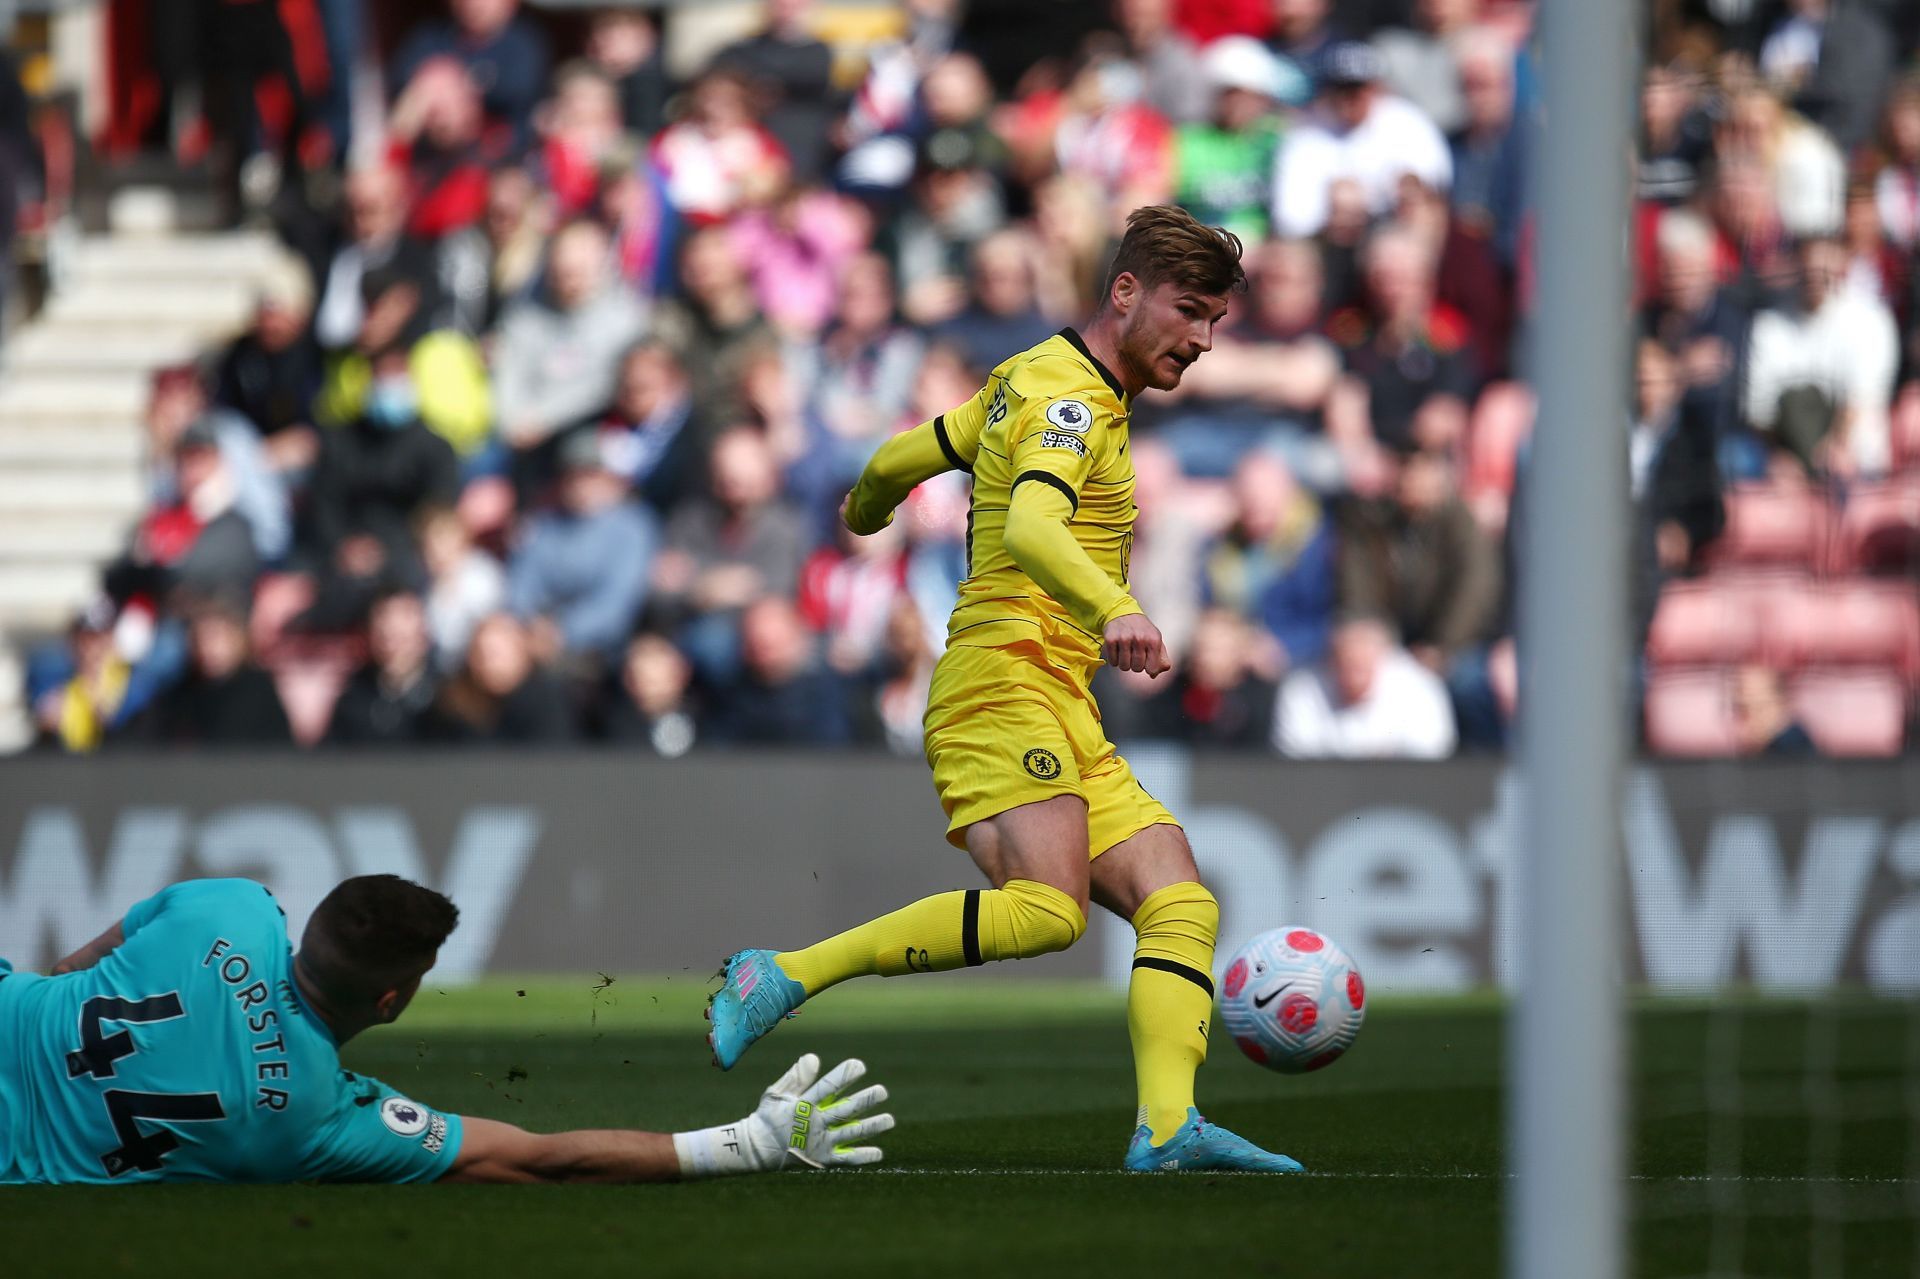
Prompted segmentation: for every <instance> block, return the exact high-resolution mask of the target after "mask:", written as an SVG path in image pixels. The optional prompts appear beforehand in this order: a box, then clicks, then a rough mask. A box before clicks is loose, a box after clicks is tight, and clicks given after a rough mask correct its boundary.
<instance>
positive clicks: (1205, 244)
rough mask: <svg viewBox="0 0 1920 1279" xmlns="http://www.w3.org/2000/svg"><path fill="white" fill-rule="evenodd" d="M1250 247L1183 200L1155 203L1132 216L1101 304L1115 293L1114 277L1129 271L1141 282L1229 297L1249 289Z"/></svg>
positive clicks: (1129, 217) (1135, 211)
mask: <svg viewBox="0 0 1920 1279" xmlns="http://www.w3.org/2000/svg"><path fill="white" fill-rule="evenodd" d="M1243 247H1244V246H1242V245H1241V243H1240V237H1239V236H1237V235H1235V234H1234V233H1233V232H1231V231H1229V230H1227V229H1226V228H1224V227H1217V226H1208V225H1207V224H1206V223H1204V222H1202V221H1200V219H1198V218H1196V217H1194V216H1193V215H1192V214H1191V213H1188V212H1187V211H1186V210H1185V209H1183V208H1180V207H1179V206H1178V205H1172V204H1149V205H1146V206H1145V207H1143V208H1138V209H1135V210H1134V211H1133V212H1132V213H1129V214H1128V215H1127V233H1126V235H1125V236H1123V237H1122V238H1121V240H1120V249H1119V251H1118V252H1116V253H1115V254H1114V255H1113V263H1112V265H1111V266H1109V267H1108V268H1107V279H1106V287H1105V290H1104V292H1103V293H1102V294H1101V305H1103V306H1104V305H1105V304H1106V299H1107V298H1109V297H1111V296H1112V295H1113V282H1114V281H1115V280H1117V279H1119V278H1120V276H1121V274H1122V273H1123V272H1124V273H1127V274H1130V275H1132V276H1133V278H1134V279H1136V280H1138V281H1140V284H1141V287H1143V288H1146V289H1153V288H1156V287H1158V286H1159V285H1161V284H1165V283H1168V282H1172V283H1174V284H1176V285H1179V286H1180V287H1181V288H1185V289H1192V290H1193V291H1194V292H1196V293H1206V294H1211V295H1214V296H1225V295H1226V294H1228V293H1231V292H1234V291H1236V290H1239V289H1244V288H1245V287H1246V285H1247V274H1246V271H1245V270H1244V269H1242V267H1241V265H1240V254H1241V252H1242V249H1243Z"/></svg>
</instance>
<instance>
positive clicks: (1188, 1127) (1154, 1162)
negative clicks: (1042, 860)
mask: <svg viewBox="0 0 1920 1279" xmlns="http://www.w3.org/2000/svg"><path fill="white" fill-rule="evenodd" d="M1090 887H1091V893H1092V897H1093V900H1095V901H1097V902H1099V903H1100V905H1102V906H1104V907H1106V908H1107V909H1108V910H1111V911H1112V912H1113V913H1114V914H1116V915H1119V916H1120V917H1121V918H1122V919H1126V920H1129V921H1131V922H1132V924H1133V928H1134V934H1135V941H1134V952H1133V974H1132V978H1131V980H1130V981H1129V983H1128V986H1127V1033H1128V1035H1129V1036H1130V1037H1131V1038H1132V1040H1133V1064H1134V1074H1135V1078H1136V1082H1137V1086H1138V1089H1139V1099H1140V1111H1139V1119H1138V1126H1137V1128H1136V1129H1135V1131H1134V1134H1133V1141H1132V1144H1131V1145H1130V1146H1129V1147H1128V1150H1127V1157H1126V1166H1127V1167H1128V1168H1129V1169H1131V1170H1133V1171H1135V1172H1184V1171H1199V1170H1239V1171H1245V1172H1299V1171H1300V1170H1301V1169H1300V1165H1299V1164H1298V1163H1296V1162H1294V1161H1293V1160H1292V1159H1289V1158H1287V1157H1286V1156H1285V1155H1276V1154H1273V1153H1271V1152H1269V1151H1265V1150H1262V1149H1260V1148H1259V1147H1258V1146H1256V1145H1254V1144H1253V1143H1252V1142H1250V1141H1247V1140H1246V1139H1244V1138H1242V1137H1238V1136H1236V1135H1234V1134H1233V1133H1231V1132H1228V1131H1227V1130H1226V1129H1224V1128H1221V1127H1218V1126H1216V1125H1214V1124H1210V1123H1208V1122H1207V1121H1206V1120H1205V1119H1203V1118H1202V1117H1201V1115H1200V1111H1199V1109H1198V1108H1197V1107H1196V1106H1195V1105H1194V1075H1195V1074H1196V1073H1197V1072H1198V1071H1199V1069H1200V1063H1202V1062H1203V1061H1205V1060H1206V1059H1207V1027H1208V1024H1209V1023H1210V1021H1211V1019H1212V1017H1213V977H1212V972H1213V946H1214V940H1215V938H1216V936H1217V934H1218V932H1219V927H1220V907H1219V905H1218V904H1217V903H1216V902H1215V901H1214V898H1213V894H1212V893H1210V892H1208V891H1207V889H1206V886H1205V885H1203V884H1202V883H1201V882H1200V874H1199V871H1198V869H1197V868H1196V867H1195V866H1194V864H1193V852H1192V850H1191V849H1190V848H1189V847H1188V846H1187V837H1186V834H1185V833H1184V832H1183V831H1182V830H1181V829H1180V828H1179V827H1178V826H1172V825H1160V826H1149V827H1147V828H1146V829H1145V830H1142V831H1140V832H1138V833H1137V834H1135V835H1133V836H1131V837H1130V838H1128V839H1126V840H1123V841H1121V842H1120V843H1119V844H1116V845H1114V846H1113V847H1112V848H1110V849H1108V850H1107V851H1106V852H1105V853H1103V854H1101V855H1100V856H1099V857H1098V858H1096V859H1094V862H1093V869H1092V882H1091V885H1090Z"/></svg>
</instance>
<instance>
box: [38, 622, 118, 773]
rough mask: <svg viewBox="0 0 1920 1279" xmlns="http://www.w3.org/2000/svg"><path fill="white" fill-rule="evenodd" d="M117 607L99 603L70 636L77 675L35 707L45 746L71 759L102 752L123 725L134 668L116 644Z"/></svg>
mask: <svg viewBox="0 0 1920 1279" xmlns="http://www.w3.org/2000/svg"><path fill="white" fill-rule="evenodd" d="M113 627H114V613H113V604H112V601H110V600H106V599H97V600H95V601H94V602H93V603H92V604H90V605H89V606H88V607H86V608H85V609H82V610H81V611H80V613H79V614H78V615H77V616H75V618H74V619H73V625H72V626H70V627H69V628H68V630H67V646H68V652H69V654H70V656H71V660H72V671H71V673H70V674H68V675H66V676H65V677H64V678H62V679H61V680H60V681H59V682H58V683H55V684H54V685H53V686H52V687H50V688H49V689H47V690H46V691H45V692H44V693H42V694H41V695H40V696H39V697H38V698H36V699H35V703H34V720H35V723H36V725H37V727H38V729H39V741H40V742H41V744H42V745H47V746H53V747H57V748H59V749H61V750H64V751H66V752H67V753H68V754H70V755H79V754H86V753H87V752H90V751H94V750H98V749H99V748H100V745H101V744H102V743H103V742H104V741H105V740H106V737H107V733H108V731H109V730H110V729H112V728H113V727H114V726H116V725H117V724H118V723H119V721H120V716H121V712H122V710H123V709H124V708H125V706H126V702H127V686H128V683H129V681H130V680H131V678H132V675H133V668H132V666H131V665H130V664H129V663H128V662H127V660H126V659H125V658H124V657H122V656H121V655H120V652H119V650H118V648H117V647H116V646H115V644H114V639H113Z"/></svg>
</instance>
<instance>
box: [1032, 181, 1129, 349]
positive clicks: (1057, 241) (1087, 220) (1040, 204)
mask: <svg viewBox="0 0 1920 1279" xmlns="http://www.w3.org/2000/svg"><path fill="white" fill-rule="evenodd" d="M1107 223H1108V212H1107V206H1106V202H1105V201H1104V200H1102V199H1101V198H1100V193H1099V192H1098V191H1096V190H1095V189H1094V188H1093V187H1092V186H1091V185H1090V184H1088V183H1087V182H1084V181H1082V180H1080V179H1078V178H1070V177H1067V176H1065V175H1064V174H1060V175H1056V176H1054V177H1051V178H1048V179H1047V180H1046V182H1044V183H1042V184H1041V186H1040V187H1039V189H1038V190H1036V191H1035V192H1034V193H1033V218H1032V225H1033V235H1034V270H1035V272H1036V273H1037V277H1038V278H1037V280H1036V284H1035V297H1036V300H1037V301H1038V303H1039V306H1040V310H1041V312H1042V313H1043V314H1046V315H1062V316H1066V315H1084V314H1086V313H1087V312H1088V311H1090V310H1092V309H1093V307H1094V306H1095V303H1096V299H1097V298H1098V297H1099V296H1100V290H1101V286H1102V285H1104V284H1105V283H1106V279H1105V276H1106V269H1107V257H1108V251H1109V248H1110V247H1111V241H1110V240H1109V239H1108V234H1107V232H1108V225H1107Z"/></svg>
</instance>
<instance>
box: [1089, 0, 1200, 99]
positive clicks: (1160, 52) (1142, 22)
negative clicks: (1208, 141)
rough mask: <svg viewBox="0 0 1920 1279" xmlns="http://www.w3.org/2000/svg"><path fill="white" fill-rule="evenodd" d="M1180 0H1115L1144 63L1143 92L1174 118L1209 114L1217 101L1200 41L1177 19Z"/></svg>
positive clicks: (1132, 53) (1121, 26) (1136, 57)
mask: <svg viewBox="0 0 1920 1279" xmlns="http://www.w3.org/2000/svg"><path fill="white" fill-rule="evenodd" d="M1175 7H1176V4H1175V0H1113V24H1114V26H1115V27H1116V28H1117V29H1118V30H1119V32H1120V34H1121V36H1122V37H1123V38H1124V39H1125V40H1126V42H1127V56H1128V57H1129V58H1131V59H1132V60H1133V62H1134V63H1135V65H1137V66H1138V67H1139V68H1140V74H1141V77H1142V84H1141V92H1142V94H1143V95H1144V96H1145V97H1146V100H1147V102H1148V104H1149V105H1150V106H1152V107H1153V109H1154V110H1155V111H1158V112H1159V113H1160V114H1161V115H1163V116H1165V117H1166V118H1167V119H1168V120H1170V121H1172V122H1173V123H1174V124H1187V123H1190V122H1192V121H1195V120H1199V119H1201V118H1203V117H1204V116H1205V115H1206V114H1207V111H1208V110H1209V108H1210V106H1211V99H1210V97H1209V95H1208V85H1207V79H1206V77H1205V76H1204V75H1202V74H1201V70H1200V47H1199V45H1198V44H1196V43H1195V41H1194V40H1193V38H1192V37H1191V36H1189V35H1187V34H1186V33H1185V32H1184V31H1181V30H1180V29H1179V28H1178V27H1176V26H1174V24H1173V17H1174V9H1175Z"/></svg>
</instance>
